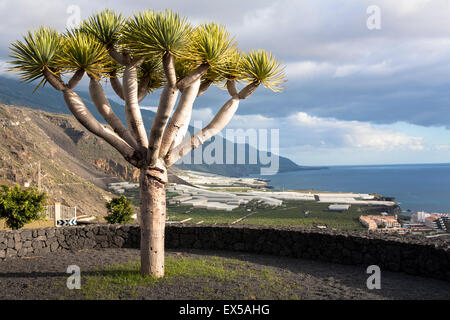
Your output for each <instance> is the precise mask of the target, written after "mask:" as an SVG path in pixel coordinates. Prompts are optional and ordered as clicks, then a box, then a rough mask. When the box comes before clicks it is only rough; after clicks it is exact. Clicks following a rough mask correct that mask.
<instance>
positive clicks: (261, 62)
mask: <svg viewBox="0 0 450 320" xmlns="http://www.w3.org/2000/svg"><path fill="white" fill-rule="evenodd" d="M239 69H240V72H241V77H242V79H243V80H246V81H248V82H255V83H262V84H264V86H265V87H266V88H269V89H270V90H272V91H274V92H280V91H281V90H282V89H283V84H284V83H285V82H286V80H285V79H286V75H285V72H284V68H283V67H282V66H281V63H280V62H278V61H277V59H276V58H275V57H274V56H273V55H272V54H271V53H269V52H267V51H265V50H253V51H250V52H249V53H248V54H247V55H245V56H244V57H243V58H242V59H241V62H240V68H239Z"/></svg>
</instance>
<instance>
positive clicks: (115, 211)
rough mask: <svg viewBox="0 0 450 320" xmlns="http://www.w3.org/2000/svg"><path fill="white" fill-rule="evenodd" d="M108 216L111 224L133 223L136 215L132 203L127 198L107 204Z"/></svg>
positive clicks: (115, 199)
mask: <svg viewBox="0 0 450 320" xmlns="http://www.w3.org/2000/svg"><path fill="white" fill-rule="evenodd" d="M106 209H108V213H109V214H108V215H107V216H106V217H105V219H106V221H108V222H109V223H129V222H131V221H133V218H131V216H132V215H133V213H134V210H133V206H132V204H131V201H130V200H128V199H127V197H126V196H120V197H118V198H114V199H112V200H111V201H108V202H107V203H106Z"/></svg>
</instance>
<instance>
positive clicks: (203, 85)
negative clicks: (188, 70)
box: [197, 79, 213, 97]
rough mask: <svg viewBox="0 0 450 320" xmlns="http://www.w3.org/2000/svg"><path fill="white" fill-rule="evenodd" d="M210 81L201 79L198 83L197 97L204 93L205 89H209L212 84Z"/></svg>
mask: <svg viewBox="0 0 450 320" xmlns="http://www.w3.org/2000/svg"><path fill="white" fill-rule="evenodd" d="M212 83H213V82H212V81H211V80H208V79H206V80H203V81H202V83H201V84H200V89H199V90H198V94H197V97H200V96H201V95H202V94H204V93H205V92H206V90H208V89H209V87H210V86H211V85H212Z"/></svg>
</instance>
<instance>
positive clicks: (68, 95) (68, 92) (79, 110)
mask: <svg viewBox="0 0 450 320" xmlns="http://www.w3.org/2000/svg"><path fill="white" fill-rule="evenodd" d="M63 95H64V100H65V101H66V104H67V106H68V107H69V110H70V111H71V112H72V114H73V115H74V116H75V118H76V119H77V120H78V121H79V122H80V123H81V124H82V125H83V126H84V127H85V128H86V129H87V130H89V131H90V132H92V133H93V134H95V135H96V136H98V137H100V138H102V139H103V140H105V141H106V142H107V143H109V144H110V145H111V146H112V147H114V148H115V149H116V150H117V151H119V152H120V154H121V155H122V156H123V157H124V158H125V159H126V160H127V161H128V162H130V163H131V164H133V165H134V166H137V167H140V166H141V165H142V159H141V155H140V153H139V152H137V151H136V150H135V149H133V148H132V147H130V145H128V143H126V142H125V141H124V140H123V139H122V138H120V137H119V136H118V135H117V134H115V133H114V132H113V131H111V130H110V129H108V128H105V127H103V126H102V125H101V124H100V123H99V122H98V121H97V120H96V119H95V118H94V116H93V115H92V114H91V113H90V112H89V110H88V109H87V108H86V105H85V104H84V103H83V101H82V100H81V98H80V97H79V96H78V95H77V94H76V93H75V91H73V90H72V89H65V90H64V91H63Z"/></svg>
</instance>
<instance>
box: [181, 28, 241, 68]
mask: <svg viewBox="0 0 450 320" xmlns="http://www.w3.org/2000/svg"><path fill="white" fill-rule="evenodd" d="M235 52H236V42H235V41H234V38H232V37H231V36H230V33H229V32H228V31H227V30H226V28H225V27H224V26H222V25H218V24H216V23H212V22H211V23H207V24H203V25H200V26H199V27H197V28H196V29H195V30H194V31H193V32H192V34H191V36H190V41H189V45H188V46H187V49H186V51H185V52H184V53H183V55H184V57H185V58H186V59H187V60H190V61H191V62H193V63H194V65H195V66H199V65H201V64H208V65H209V69H210V70H211V71H212V72H224V71H225V70H224V69H225V65H226V63H227V60H228V58H229V56H231V55H233V54H235Z"/></svg>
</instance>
